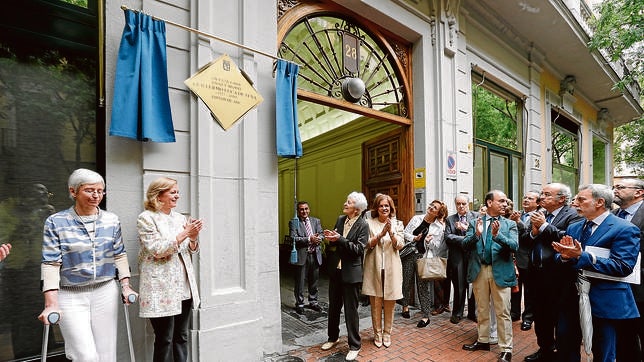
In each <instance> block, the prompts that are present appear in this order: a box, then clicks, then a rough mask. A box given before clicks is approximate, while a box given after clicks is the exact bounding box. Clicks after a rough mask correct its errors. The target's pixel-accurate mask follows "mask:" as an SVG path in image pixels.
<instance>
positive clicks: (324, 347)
mask: <svg viewBox="0 0 644 362" xmlns="http://www.w3.org/2000/svg"><path fill="white" fill-rule="evenodd" d="M338 342H339V341H335V342H324V344H323V345H322V347H320V349H321V350H323V351H328V350H330V349H331V348H333V347H335V345H336V344H338Z"/></svg>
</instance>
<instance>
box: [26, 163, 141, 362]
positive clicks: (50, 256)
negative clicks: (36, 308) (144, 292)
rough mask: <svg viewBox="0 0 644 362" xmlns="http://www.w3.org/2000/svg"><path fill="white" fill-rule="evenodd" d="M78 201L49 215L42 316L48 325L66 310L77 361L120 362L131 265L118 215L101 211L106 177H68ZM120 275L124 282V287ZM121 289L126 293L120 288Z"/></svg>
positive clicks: (69, 352)
mask: <svg viewBox="0 0 644 362" xmlns="http://www.w3.org/2000/svg"><path fill="white" fill-rule="evenodd" d="M68 189H69V196H70V198H71V199H72V200H74V205H73V206H72V207H70V208H69V209H67V210H63V211H60V212H58V213H56V214H53V215H51V216H49V217H48V218H47V220H46V221H45V227H44V232H43V250H42V264H41V275H42V290H43V294H44V297H45V309H44V310H43V311H42V313H41V314H40V315H39V316H38V319H40V320H41V321H42V322H43V323H44V324H45V328H48V327H49V326H48V325H49V323H50V322H55V319H54V320H52V319H51V318H49V317H50V314H52V313H54V312H55V313H60V322H59V324H60V331H61V332H62V334H63V338H64V339H65V355H66V356H67V358H68V359H71V360H72V361H83V362H88V361H116V360H117V358H116V327H117V321H118V319H117V309H118V305H119V303H120V299H121V298H119V294H122V298H123V299H125V300H126V301H125V302H126V303H128V302H127V296H129V295H131V294H134V295H136V292H134V290H132V288H131V287H130V283H129V281H130V268H129V265H128V261H127V255H126V253H125V246H124V245H123V239H122V237H121V224H120V222H119V219H118V217H117V216H116V215H115V214H113V213H111V212H108V211H104V210H101V209H100V208H99V204H100V202H101V200H103V196H104V195H105V180H104V179H103V177H102V176H101V175H100V174H98V173H96V172H94V171H91V170H88V169H83V168H81V169H77V170H75V171H74V172H73V173H72V174H71V175H70V176H69V180H68ZM115 278H117V279H118V281H119V282H120V288H119V285H118V284H117V282H116V280H115ZM119 289H120V292H119Z"/></svg>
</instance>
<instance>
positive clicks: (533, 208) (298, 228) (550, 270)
mask: <svg viewBox="0 0 644 362" xmlns="http://www.w3.org/2000/svg"><path fill="white" fill-rule="evenodd" d="M68 191H69V196H70V198H71V199H72V201H73V203H72V206H71V207H69V208H68V209H65V210H62V211H59V212H56V213H54V214H52V215H50V216H48V217H47V219H46V221H45V225H44V231H43V247H42V264H41V278H42V281H41V285H42V292H43V296H44V309H43V311H42V313H41V314H40V315H39V317H38V319H39V320H41V321H42V323H44V324H45V325H47V324H49V323H50V322H49V319H48V316H49V315H50V314H51V313H53V312H56V313H59V314H60V316H61V318H60V322H59V324H60V330H61V333H62V335H63V337H64V339H65V352H66V356H67V358H68V359H71V360H74V361H99V360H100V361H116V358H117V357H116V339H117V338H116V323H117V319H116V318H115V316H116V313H117V307H118V303H121V302H123V303H126V304H128V303H131V302H132V301H133V300H132V299H130V298H131V297H132V296H134V297H135V299H138V300H139V301H140V309H139V315H140V317H141V318H147V319H149V320H150V323H151V325H152V328H153V330H154V336H155V338H154V351H153V360H154V361H186V360H187V355H188V325H189V320H190V314H191V310H192V309H194V308H198V306H199V304H200V299H199V292H198V290H197V287H196V281H195V273H194V271H193V268H192V262H191V258H192V255H193V254H194V253H197V252H198V251H199V239H198V238H199V233H200V232H201V230H202V229H203V227H204V222H203V220H200V219H193V218H188V217H186V216H184V215H183V214H180V213H178V212H176V211H174V208H175V207H176V206H177V201H178V200H179V188H178V183H177V181H176V180H174V179H171V178H167V177H161V178H158V179H156V180H154V181H153V182H151V183H150V184H149V186H148V189H147V193H146V198H145V202H144V208H145V210H144V211H143V212H142V213H141V214H140V215H139V217H138V220H137V230H138V235H139V242H140V252H139V272H140V285H139V293H140V294H139V293H137V292H136V291H135V290H134V289H133V288H132V286H131V285H130V267H129V265H128V258H127V254H126V251H125V247H124V243H123V240H122V236H121V226H120V221H119V218H118V217H117V215H115V214H114V213H111V212H108V211H105V210H102V209H101V208H100V207H99V204H100V203H101V201H102V199H103V197H104V195H105V180H104V179H103V177H102V176H101V175H100V174H98V173H96V172H94V171H91V170H87V169H78V170H75V171H74V172H73V173H72V174H71V175H70V177H69V180H68ZM643 202H644V180H640V179H624V180H620V181H619V183H617V184H616V185H614V186H613V187H612V189H611V188H610V187H608V186H605V185H600V184H588V185H583V186H581V187H580V188H579V189H578V192H577V194H576V195H575V196H574V197H573V195H572V193H571V190H570V188H569V187H568V186H567V185H564V184H561V183H551V184H546V185H545V186H544V187H543V188H542V189H541V190H540V191H529V192H526V193H525V196H524V197H523V200H522V204H521V205H522V210H513V208H512V206H511V205H512V202H511V200H509V199H508V198H507V196H506V195H505V194H504V193H503V192H502V191H500V190H492V191H490V192H488V193H487V194H486V195H485V198H484V203H483V205H481V207H480V208H479V210H478V211H476V212H475V211H470V210H469V204H470V200H469V199H468V198H467V196H464V195H459V196H457V197H456V198H455V199H454V206H455V209H456V213H454V214H453V215H449V216H448V209H447V205H446V204H445V203H444V202H442V201H440V200H433V201H432V202H431V203H429V204H428V206H427V210H426V213H424V214H421V215H416V216H414V217H412V218H411V220H409V222H408V224H407V226H404V225H403V222H402V220H398V219H397V217H396V206H395V205H394V200H393V199H392V197H390V196H389V195H386V194H377V195H376V196H375V198H374V200H373V202H372V204H371V207H370V209H369V206H368V201H367V199H366V197H365V195H364V194H362V193H360V192H352V193H351V194H349V195H348V196H347V199H346V201H345V202H344V205H343V214H342V215H340V216H339V217H338V219H337V221H336V223H335V225H334V227H333V228H332V229H323V228H322V224H321V221H320V220H319V219H317V218H314V217H312V216H310V208H309V204H308V203H307V202H305V201H300V202H299V203H298V204H297V215H298V218H297V220H294V222H291V223H290V225H289V229H290V230H289V233H290V237H291V239H292V240H293V243H294V245H295V249H296V251H297V254H298V262H296V263H295V264H296V266H297V272H296V275H295V281H296V283H295V289H294V293H295V300H296V306H295V307H296V310H297V312H298V313H302V312H303V308H304V307H305V305H304V285H305V282H307V285H308V303H309V304H308V307H309V308H311V309H313V310H316V311H322V307H321V306H320V305H319V303H318V286H317V284H318V278H319V268H320V267H321V266H322V265H323V259H322V245H323V243H324V244H325V250H324V254H325V256H326V258H325V264H326V266H327V268H328V270H327V273H328V275H329V310H328V330H327V333H328V339H327V342H325V343H324V344H323V345H322V346H321V348H322V350H330V349H332V348H334V347H336V346H337V344H338V342H339V335H340V316H341V312H342V310H344V316H345V324H346V330H347V335H348V344H349V352H348V354H347V355H346V360H354V359H356V358H357V357H358V354H359V353H360V350H361V346H362V342H361V336H360V328H359V320H360V319H359V316H358V306H359V301H360V295H361V294H363V295H366V296H368V298H369V305H370V306H371V318H372V328H373V335H374V337H373V343H374V345H375V346H376V347H378V348H381V347H382V346H384V347H385V348H388V347H390V346H391V345H392V344H393V343H396V341H395V336H394V328H393V327H394V306H395V304H396V303H397V302H398V303H399V304H401V305H402V313H401V315H402V317H403V318H411V315H410V311H409V305H410V304H411V303H412V301H411V295H412V289H413V287H414V285H415V286H416V293H417V296H418V300H419V302H420V313H419V314H420V319H419V321H418V323H417V327H418V328H424V327H426V326H427V325H429V323H430V317H431V316H432V315H438V314H441V313H444V312H451V316H450V322H451V323H454V324H458V323H460V322H461V320H462V319H464V313H465V305H466V304H467V306H468V307H467V316H466V317H467V318H468V319H471V320H473V321H476V322H477V339H476V341H473V342H472V343H469V344H465V345H463V346H462V349H463V350H466V351H477V350H485V351H489V350H490V345H491V344H498V346H499V348H500V350H501V353H500V354H499V355H498V356H497V360H498V361H501V362H504V361H511V360H512V346H513V333H512V322H513V321H518V320H521V330H523V331H529V330H531V329H532V326H533V324H534V332H535V334H536V337H537V338H536V339H537V344H538V347H539V349H538V350H537V351H535V352H534V353H532V354H530V355H528V356H527V357H525V361H527V362H530V361H580V360H581V346H582V340H583V341H584V343H585V344H590V341H591V340H590V339H589V338H590V337H589V334H588V333H589V331H591V332H590V333H592V355H593V360H596V361H615V360H617V361H641V360H642V347H641V346H642V338H643V336H644V320H643V319H642V318H641V314H640V311H641V310H642V308H644V286H643V284H642V283H641V278H642V269H641V267H640V268H639V269H637V268H636V266H637V267H639V265H640V260H639V258H640V257H641V254H640V253H641V251H642V249H641V248H642V244H641V239H642V237H643V236H644V207H643V206H642V205H643ZM613 205H616V206H613ZM11 250H12V246H11V244H9V243H6V244H1V245H0V261H3V260H4V259H5V258H7V257H9V258H10V257H11V256H10V253H11ZM428 255H431V256H433V257H439V258H441V257H442V258H446V259H447V263H446V266H445V269H446V277H445V278H434V279H431V280H429V279H426V278H422V277H421V275H420V274H419V271H418V268H417V267H416V263H417V261H418V260H419V259H420V258H425V257H427V256H428ZM590 273H592V274H590ZM583 285H589V288H588V289H583V287H580V286H583ZM452 288H453V302H452V305H451V308H450V295H451V294H452V291H451V289H452ZM470 290H471V292H472V293H470ZM581 296H584V297H587V298H588V301H589V306H588V310H586V307H585V306H584V305H583V303H580V297H581ZM522 301H523V303H521V302H522ZM521 305H523V312H522V311H521Z"/></svg>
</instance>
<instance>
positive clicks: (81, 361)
mask: <svg viewBox="0 0 644 362" xmlns="http://www.w3.org/2000/svg"><path fill="white" fill-rule="evenodd" d="M119 303H120V301H119V287H118V286H117V284H116V281H115V280H110V281H108V282H105V283H101V284H100V285H99V286H97V287H96V286H90V287H74V288H61V289H60V290H59V291H58V306H59V307H60V311H61V316H60V322H59V324H60V331H61V332H62V334H63V338H65V354H66V356H67V358H68V359H71V360H72V361H76V362H116V326H117V322H118V315H117V313H118V305H119Z"/></svg>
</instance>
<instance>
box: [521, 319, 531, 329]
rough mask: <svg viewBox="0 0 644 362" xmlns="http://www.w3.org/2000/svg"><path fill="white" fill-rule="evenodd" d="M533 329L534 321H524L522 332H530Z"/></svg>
mask: <svg viewBox="0 0 644 362" xmlns="http://www.w3.org/2000/svg"><path fill="white" fill-rule="evenodd" d="M531 329H532V321H523V322H522V323H521V330H522V331H529V330H531Z"/></svg>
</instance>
